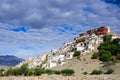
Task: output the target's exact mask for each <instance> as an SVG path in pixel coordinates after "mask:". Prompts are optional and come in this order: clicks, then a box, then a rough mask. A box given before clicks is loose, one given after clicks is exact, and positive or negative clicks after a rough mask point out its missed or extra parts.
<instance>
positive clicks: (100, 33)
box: [87, 26, 109, 35]
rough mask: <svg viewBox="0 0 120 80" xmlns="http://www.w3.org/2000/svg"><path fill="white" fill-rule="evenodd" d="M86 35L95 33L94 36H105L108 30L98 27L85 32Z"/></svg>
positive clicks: (104, 27)
mask: <svg viewBox="0 0 120 80" xmlns="http://www.w3.org/2000/svg"><path fill="white" fill-rule="evenodd" d="M87 33H88V34H93V33H95V34H96V35H105V34H109V28H108V27H106V26H103V27H100V28H96V29H93V30H89V31H87Z"/></svg>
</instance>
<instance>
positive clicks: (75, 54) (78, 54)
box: [73, 51, 81, 57]
mask: <svg viewBox="0 0 120 80" xmlns="http://www.w3.org/2000/svg"><path fill="white" fill-rule="evenodd" d="M80 54H81V52H80V51H75V52H74V54H73V57H77V56H80Z"/></svg>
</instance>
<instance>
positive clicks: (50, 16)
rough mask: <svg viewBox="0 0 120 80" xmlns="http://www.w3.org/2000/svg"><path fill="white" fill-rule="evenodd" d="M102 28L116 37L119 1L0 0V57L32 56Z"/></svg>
mask: <svg viewBox="0 0 120 80" xmlns="http://www.w3.org/2000/svg"><path fill="white" fill-rule="evenodd" d="M105 25H107V26H109V27H110V28H111V30H112V32H116V33H118V34H120V0H44V1H43V0H0V45H1V46H0V55H15V56H18V57H21V58H25V59H27V58H28V57H36V56H39V55H42V54H43V53H44V52H49V51H50V50H51V49H59V48H60V47H61V46H62V44H63V43H65V42H68V41H72V40H73V39H74V37H76V36H77V35H78V34H79V33H82V32H85V31H87V30H89V29H92V28H96V27H101V26H105Z"/></svg>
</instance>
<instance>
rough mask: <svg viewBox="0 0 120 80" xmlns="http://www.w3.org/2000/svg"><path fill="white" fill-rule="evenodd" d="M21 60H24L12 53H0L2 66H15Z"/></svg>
mask: <svg viewBox="0 0 120 80" xmlns="http://www.w3.org/2000/svg"><path fill="white" fill-rule="evenodd" d="M22 61H24V59H21V58H18V57H16V56H13V55H0V65H2V66H15V65H17V64H19V63H20V62H22Z"/></svg>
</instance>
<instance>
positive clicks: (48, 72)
mask: <svg viewBox="0 0 120 80" xmlns="http://www.w3.org/2000/svg"><path fill="white" fill-rule="evenodd" d="M45 72H46V73H47V74H54V71H53V70H51V69H47V70H45Z"/></svg>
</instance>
